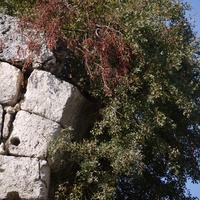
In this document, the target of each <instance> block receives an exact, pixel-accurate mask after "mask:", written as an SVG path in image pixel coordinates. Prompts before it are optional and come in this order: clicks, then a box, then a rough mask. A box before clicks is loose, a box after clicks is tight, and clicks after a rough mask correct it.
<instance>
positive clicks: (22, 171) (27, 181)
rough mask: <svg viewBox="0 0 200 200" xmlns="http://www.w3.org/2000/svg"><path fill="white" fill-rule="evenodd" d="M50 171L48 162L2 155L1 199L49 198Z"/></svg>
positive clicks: (0, 175) (42, 199)
mask: <svg viewBox="0 0 200 200" xmlns="http://www.w3.org/2000/svg"><path fill="white" fill-rule="evenodd" d="M49 177H50V170H49V167H48V165H47V162H46V161H44V160H39V159H37V158H29V157H13V156H4V155H0V186H1V187H0V199H7V198H8V196H11V195H12V196H13V195H15V196H14V197H15V198H12V199H17V198H18V197H20V198H21V199H40V200H46V199H47V197H48V188H49Z"/></svg>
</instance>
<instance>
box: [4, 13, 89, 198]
mask: <svg viewBox="0 0 200 200" xmlns="http://www.w3.org/2000/svg"><path fill="white" fill-rule="evenodd" d="M16 20H17V19H16V18H12V17H9V16H5V15H1V14H0V41H1V42H3V43H2V49H0V60H3V61H4V62H0V199H25V200H28V199H31V200H37V199H38V200H39V199H40V200H42V199H43V200H45V199H48V191H49V183H50V174H51V169H53V167H55V166H56V165H54V163H52V162H53V161H51V163H49V162H48V160H49V159H48V153H47V149H48V145H49V143H50V141H51V140H52V139H54V138H55V137H56V136H57V135H58V134H60V133H61V130H62V128H65V127H66V126H70V127H72V128H73V129H74V132H75V134H76V136H77V137H79V138H80V137H82V136H83V135H84V133H85V132H86V130H87V127H88V120H87V116H88V113H89V112H88V107H89V104H88V102H87V100H86V99H85V98H84V97H83V96H82V95H81V93H80V92H79V91H78V89H77V88H76V87H74V86H73V85H72V84H70V83H67V82H65V81H61V80H59V79H57V78H56V77H55V76H54V75H52V74H51V73H50V72H49V71H44V69H46V70H47V69H50V68H52V64H55V65H56V66H57V64H56V60H55V57H54V54H53V53H52V52H51V51H50V50H49V49H48V48H47V46H45V41H44V42H43V43H42V44H44V46H43V49H42V50H41V52H40V54H39V55H38V56H37V57H36V56H35V57H34V60H33V63H32V66H33V68H32V69H29V70H30V76H29V77H28V78H26V77H25V76H24V74H23V73H22V72H21V70H22V65H21V66H20V65H19V64H20V63H22V64H23V63H24V62H25V60H26V59H27V57H28V56H29V51H27V46H26V45H27V44H26V42H25V41H24V37H26V34H25V35H24V34H22V32H18V31H17V23H16ZM29 31H30V30H28V31H27V30H24V33H28V32H29ZM19 46H20V48H24V50H25V52H24V54H23V55H20V54H19V49H18V47H19ZM12 61H17V62H14V63H17V65H15V66H14V64H11V62H12ZM49 61H50V62H49ZM9 63H10V64H9ZM48 64H49V65H50V67H48V66H49V65H48ZM44 65H45V66H44ZM38 68H40V69H38ZM26 79H27V80H26ZM22 83H27V85H26V84H22ZM55 160H56V159H55Z"/></svg>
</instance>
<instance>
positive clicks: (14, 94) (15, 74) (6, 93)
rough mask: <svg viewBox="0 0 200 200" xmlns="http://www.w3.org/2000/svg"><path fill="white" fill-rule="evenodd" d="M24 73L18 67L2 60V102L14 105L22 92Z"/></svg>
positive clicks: (0, 75) (0, 68)
mask: <svg viewBox="0 0 200 200" xmlns="http://www.w3.org/2000/svg"><path fill="white" fill-rule="evenodd" d="M21 81H22V73H21V71H20V70H19V69H17V68H16V67H14V66H12V65H10V64H8V63H5V62H0V94H1V95H0V103H1V104H8V105H14V104H15V103H16V102H17V100H18V97H19V94H20V86H21Z"/></svg>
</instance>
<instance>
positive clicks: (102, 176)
mask: <svg viewBox="0 0 200 200" xmlns="http://www.w3.org/2000/svg"><path fill="white" fill-rule="evenodd" d="M20 2H22V1H20ZM26 2H27V1H26ZM27 3H28V2H27ZM29 4H30V7H32V9H31V10H29V12H30V13H29V15H25V16H24V17H23V19H25V20H27V21H29V22H31V24H32V25H33V27H34V28H37V29H40V30H43V31H44V32H45V35H46V38H47V41H48V45H49V47H50V48H52V49H53V48H56V44H57V41H58V40H59V39H62V40H63V41H64V42H65V44H66V47H67V48H68V50H69V52H71V55H72V57H73V58H74V59H75V60H76V61H77V62H78V63H79V64H77V65H69V66H68V70H67V71H68V72H69V71H70V76H68V75H66V76H68V78H69V79H71V80H76V84H77V85H78V86H79V88H81V89H82V91H87V93H88V94H89V95H90V96H92V99H93V101H94V104H97V105H95V106H96V107H98V108H99V109H98V115H96V117H95V118H94V126H93V128H92V130H91V131H90V134H89V135H88V136H87V138H85V139H84V140H83V141H81V142H75V141H73V140H72V141H71V142H67V143H66V142H65V141H63V140H62V142H61V141H60V142H59V145H58V146H56V147H55V150H57V151H64V152H65V153H66V154H67V155H68V161H69V163H71V166H72V167H69V166H68V171H67V169H66V171H67V172H68V173H66V174H65V176H64V175H63V177H64V180H62V181H63V182H62V183H61V184H60V185H59V187H58V191H57V193H56V196H57V198H58V199H76V200H77V199H94V200H96V199H192V197H190V195H189V194H187V193H186V192H185V191H186V187H185V183H186V180H187V179H188V178H191V179H192V180H193V181H199V180H200V166H199V164H200V163H199V156H200V155H199V153H200V149H199V147H200V130H199V121H200V112H199V104H200V101H199V96H200V87H199V86H200V85H199V40H198V39H197V38H196V35H195V33H194V32H193V29H192V25H191V24H190V22H189V21H188V19H187V18H186V17H185V11H186V10H188V9H189V8H190V7H189V6H188V5H187V4H185V3H183V2H181V1H178V0H177V1H176V0H174V1H172V0H159V1H158V0H148V1H147V0H138V1H126V0H121V1H119V0H111V1H106V0H85V1H81V0H76V1H73V0H72V1H69V0H36V1H35V2H34V5H33V4H31V3H29ZM25 14H26V13H25ZM69 169H70V170H71V171H69Z"/></svg>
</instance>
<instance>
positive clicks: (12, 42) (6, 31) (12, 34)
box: [0, 14, 56, 68]
mask: <svg viewBox="0 0 200 200" xmlns="http://www.w3.org/2000/svg"><path fill="white" fill-rule="evenodd" d="M38 33H39V31H34V30H31V29H30V28H28V26H27V27H26V28H23V29H22V28H20V26H19V19H18V18H15V17H10V16H8V15H3V14H0V60H3V61H6V62H11V63H12V62H15V63H17V64H22V63H24V62H25V61H26V59H27V58H28V57H33V60H32V66H33V68H38V67H41V66H42V65H44V64H46V65H54V66H55V63H56V58H55V56H54V55H53V52H52V51H50V50H49V48H48V47H47V44H46V42H45V40H44V37H43V36H42V34H38ZM31 40H33V42H34V43H35V44H39V45H40V46H41V51H40V52H39V54H38V52H37V53H36V54H35V53H32V52H30V51H29V49H28V44H29V43H30V41H31Z"/></svg>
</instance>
